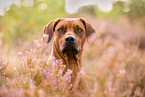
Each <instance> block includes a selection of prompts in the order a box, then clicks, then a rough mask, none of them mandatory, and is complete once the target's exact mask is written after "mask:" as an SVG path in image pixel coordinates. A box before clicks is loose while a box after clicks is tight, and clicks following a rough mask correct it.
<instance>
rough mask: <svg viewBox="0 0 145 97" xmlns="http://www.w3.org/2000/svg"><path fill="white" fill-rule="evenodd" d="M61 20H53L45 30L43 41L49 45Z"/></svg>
mask: <svg viewBox="0 0 145 97" xmlns="http://www.w3.org/2000/svg"><path fill="white" fill-rule="evenodd" d="M59 21H60V19H56V20H52V21H51V22H49V23H48V24H47V25H46V26H45V27H44V28H43V34H44V36H43V41H45V42H46V43H49V42H50V41H51V39H52V37H53V35H54V30H55V26H56V25H57V24H58V22H59Z"/></svg>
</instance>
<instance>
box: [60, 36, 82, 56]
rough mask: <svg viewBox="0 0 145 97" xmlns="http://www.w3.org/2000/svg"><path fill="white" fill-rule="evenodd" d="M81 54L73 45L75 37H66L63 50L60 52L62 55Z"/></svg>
mask: <svg viewBox="0 0 145 97" xmlns="http://www.w3.org/2000/svg"><path fill="white" fill-rule="evenodd" d="M80 52H81V50H80V49H79V50H78V49H77V47H76V45H75V37H74V36H72V35H68V36H66V37H65V45H64V48H63V50H62V51H61V53H62V54H64V53H75V54H79V53H80Z"/></svg>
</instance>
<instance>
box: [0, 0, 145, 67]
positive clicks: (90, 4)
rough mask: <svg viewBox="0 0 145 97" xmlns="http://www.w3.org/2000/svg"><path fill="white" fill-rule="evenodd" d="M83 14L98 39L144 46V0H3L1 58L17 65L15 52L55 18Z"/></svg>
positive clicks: (29, 43) (0, 3)
mask: <svg viewBox="0 0 145 97" xmlns="http://www.w3.org/2000/svg"><path fill="white" fill-rule="evenodd" d="M64 17H84V18H85V19H86V20H87V21H88V22H90V23H91V24H92V26H94V27H95V29H96V32H97V33H98V34H99V36H100V37H99V38H100V39H101V38H102V39H103V38H105V37H109V38H113V39H116V40H120V41H121V42H123V43H125V44H127V43H130V44H137V45H138V46H139V47H140V48H141V49H144V48H145V1H144V0H0V57H3V58H5V59H7V60H9V62H10V66H13V65H16V64H17V60H16V53H17V52H18V51H23V50H25V49H30V48H31V47H32V43H33V40H34V39H40V38H41V37H42V30H43V27H44V26H45V25H46V24H47V23H48V22H50V21H51V20H52V19H56V18H64Z"/></svg>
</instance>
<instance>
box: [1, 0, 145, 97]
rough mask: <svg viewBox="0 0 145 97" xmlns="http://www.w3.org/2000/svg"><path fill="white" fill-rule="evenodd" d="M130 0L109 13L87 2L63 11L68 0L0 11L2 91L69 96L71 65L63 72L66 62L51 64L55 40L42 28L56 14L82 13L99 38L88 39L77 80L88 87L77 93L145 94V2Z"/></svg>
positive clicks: (16, 95)
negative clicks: (71, 10) (75, 9)
mask: <svg viewBox="0 0 145 97" xmlns="http://www.w3.org/2000/svg"><path fill="white" fill-rule="evenodd" d="M128 1H129V2H123V1H118V2H115V3H114V4H113V9H112V11H111V12H109V13H104V12H102V11H100V10H98V9H96V7H93V6H89V7H82V8H80V10H79V12H78V13H77V14H72V15H70V14H67V13H66V12H65V10H64V2H65V1H64V0H62V1H60V0H54V1H50V0H48V1H45V0H42V1H41V0H34V5H33V6H23V5H20V6H16V5H15V4H13V5H11V6H10V9H9V10H6V13H5V14H4V15H3V16H0V96H2V97H69V94H70V90H71V87H72V84H71V83H70V82H71V76H70V75H71V74H72V72H73V71H72V70H69V69H68V70H67V72H66V73H64V74H63V71H64V69H65V67H66V66H65V64H62V61H61V60H56V59H55V57H53V58H52V59H50V60H51V62H50V63H48V59H49V56H50V54H51V50H52V42H53V41H51V43H49V44H46V43H45V42H43V41H42V37H43V27H44V26H45V25H46V24H47V23H48V22H50V21H51V20H52V19H55V18H61V17H84V18H85V19H86V20H87V21H88V22H89V23H90V24H91V25H92V26H93V27H94V28H95V30H96V33H97V37H96V36H94V35H92V36H91V37H90V38H89V39H86V41H85V44H84V51H83V68H82V70H81V71H80V72H79V73H78V77H77V81H79V80H80V78H82V79H83V80H84V81H85V84H86V86H87V89H86V90H87V91H86V93H84V92H80V91H78V90H77V89H74V90H73V91H74V92H75V95H77V97H144V96H145V28H144V27H145V15H144V4H145V3H144V0H132V1H131V0H128ZM42 5H43V6H44V5H47V8H46V9H43V8H42ZM53 5H54V6H53ZM41 8H42V9H41ZM44 37H46V36H45V35H44ZM47 38H49V37H47ZM76 85H77V84H76ZM76 87H77V86H76Z"/></svg>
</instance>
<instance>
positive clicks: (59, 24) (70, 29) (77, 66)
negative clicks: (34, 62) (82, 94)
mask: <svg viewBox="0 0 145 97" xmlns="http://www.w3.org/2000/svg"><path fill="white" fill-rule="evenodd" d="M59 28H63V33H59V31H58V29H59ZM79 28H81V29H82V32H81V33H76V32H77V31H78V29H79ZM94 32H95V30H94V29H93V27H92V26H91V25H90V24H89V23H88V22H86V21H85V20H84V19H82V18H78V19H72V18H61V19H56V20H52V21H51V22H49V23H48V24H47V25H46V26H45V27H44V34H48V35H49V38H48V40H47V43H49V42H50V40H51V39H52V37H53V36H54V42H53V50H52V56H54V57H55V58H56V59H57V60H62V62H63V64H65V65H66V68H65V71H64V73H65V72H66V71H67V69H70V70H72V71H73V73H72V75H71V83H72V85H73V87H74V85H75V81H76V78H77V75H78V72H79V71H80V70H81V69H82V52H83V44H84V42H85V39H86V37H89V36H90V35H91V34H92V33H94ZM68 35H71V36H74V37H75V41H74V45H73V47H74V48H75V49H76V50H77V51H79V50H80V52H79V53H78V54H76V53H75V52H74V51H69V50H68V51H67V52H64V53H62V52H61V51H62V50H63V49H64V48H65V46H64V45H65V37H66V36H68ZM77 88H79V89H80V90H83V88H84V86H83V82H82V79H81V80H80V81H79V85H78V87H77Z"/></svg>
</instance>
